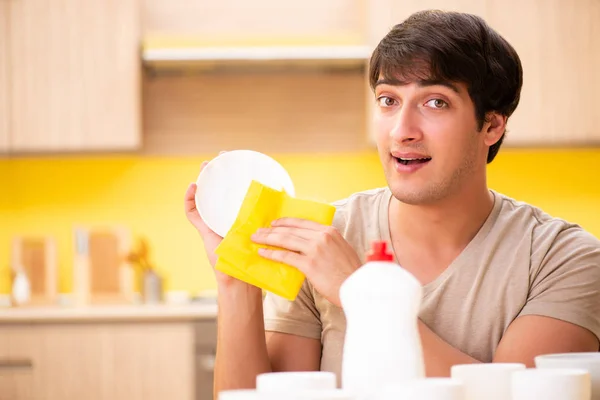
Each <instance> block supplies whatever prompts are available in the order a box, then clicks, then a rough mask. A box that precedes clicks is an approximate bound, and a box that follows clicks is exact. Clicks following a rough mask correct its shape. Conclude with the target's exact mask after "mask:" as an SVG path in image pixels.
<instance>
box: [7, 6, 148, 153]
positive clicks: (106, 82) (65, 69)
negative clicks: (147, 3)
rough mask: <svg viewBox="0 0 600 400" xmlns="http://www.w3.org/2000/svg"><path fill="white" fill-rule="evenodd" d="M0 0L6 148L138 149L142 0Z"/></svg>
mask: <svg viewBox="0 0 600 400" xmlns="http://www.w3.org/2000/svg"><path fill="white" fill-rule="evenodd" d="M0 4H2V6H3V7H5V8H6V7H8V11H9V12H8V13H7V15H8V19H9V25H8V26H9V27H10V29H9V30H8V34H7V35H2V36H3V37H7V38H8V49H9V51H8V61H9V63H10V68H9V72H10V76H9V78H8V79H9V80H10V83H11V84H10V93H9V96H8V102H9V104H10V107H9V109H10V115H9V124H10V143H11V146H10V150H11V152H17V153H20V152H47V151H57V152H69V151H97V150H104V151H107V150H131V149H136V148H138V146H139V145H140V143H141V138H140V133H141V132H140V93H139V91H140V89H139V88H140V76H139V75H140V61H139V59H140V57H139V51H138V47H139V43H140V29H141V28H140V15H141V5H140V0H124V1H86V0H65V1H63V2H61V4H60V5H58V4H56V2H55V1H53V0H22V1H8V2H1V3H0ZM4 11H6V10H4ZM5 14H6V13H5ZM0 18H1V17H0ZM0 40H1V39H0ZM0 46H1V42H0ZM0 49H1V47H0ZM0 51H1V50H0ZM0 62H2V61H0ZM0 79H1V77H0ZM0 109H2V106H1V103H0ZM1 131H2V128H1V127H0V132H1Z"/></svg>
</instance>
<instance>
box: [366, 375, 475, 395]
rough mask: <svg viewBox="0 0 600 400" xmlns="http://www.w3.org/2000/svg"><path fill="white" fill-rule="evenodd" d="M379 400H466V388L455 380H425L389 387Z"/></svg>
mask: <svg viewBox="0 0 600 400" xmlns="http://www.w3.org/2000/svg"><path fill="white" fill-rule="evenodd" d="M376 399H377V400H398V399H419V400H465V386H464V384H463V383H462V382H460V381H458V380H457V379H453V378H424V379H415V380H408V381H405V382H402V383H397V384H393V385H388V386H387V387H385V388H384V389H383V390H382V391H381V392H380V393H379V394H378V395H377V396H376Z"/></svg>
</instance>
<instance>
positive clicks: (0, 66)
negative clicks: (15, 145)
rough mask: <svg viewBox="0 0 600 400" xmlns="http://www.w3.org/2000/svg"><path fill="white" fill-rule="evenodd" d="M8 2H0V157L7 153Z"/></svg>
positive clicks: (8, 115)
mask: <svg viewBox="0 0 600 400" xmlns="http://www.w3.org/2000/svg"><path fill="white" fill-rule="evenodd" d="M9 6H10V2H8V1H0V156H1V155H2V154H6V153H7V152H8V129H9V118H10V111H9V108H8V107H9V105H8V93H9V85H8V84H9V79H8V14H9Z"/></svg>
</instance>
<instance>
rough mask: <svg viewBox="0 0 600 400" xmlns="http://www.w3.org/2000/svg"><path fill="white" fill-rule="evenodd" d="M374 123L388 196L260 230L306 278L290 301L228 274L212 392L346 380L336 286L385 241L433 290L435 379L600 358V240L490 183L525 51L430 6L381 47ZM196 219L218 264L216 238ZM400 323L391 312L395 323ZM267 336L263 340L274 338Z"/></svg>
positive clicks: (428, 359) (429, 302)
mask: <svg viewBox="0 0 600 400" xmlns="http://www.w3.org/2000/svg"><path fill="white" fill-rule="evenodd" d="M370 80H371V86H372V88H373V90H374V93H375V101H376V104H377V111H376V113H375V114H376V115H375V121H374V123H375V127H376V131H377V144H378V150H379V155H380V158H381V162H382V165H383V168H384V171H385V176H386V179H387V183H388V187H386V188H382V189H377V190H370V191H366V192H362V193H357V194H355V195H352V196H351V197H349V198H348V199H346V200H343V201H340V202H337V203H335V204H336V207H337V212H336V216H335V220H334V223H333V227H328V226H322V225H319V224H316V223H313V222H309V221H303V220H295V219H284V220H281V221H278V222H277V223H275V224H274V226H273V227H272V228H268V229H265V230H261V231H259V232H257V233H256V235H255V237H254V240H255V241H256V242H257V243H263V244H269V245H274V246H277V247H281V248H282V249H283V250H279V251H265V252H264V253H262V254H263V256H264V257H266V258H270V259H273V260H278V261H282V262H285V263H287V264H290V265H292V266H295V267H297V268H298V269H300V270H301V271H302V272H304V273H305V275H306V276H307V281H306V283H305V284H304V286H303V288H302V291H301V293H300V294H299V296H298V298H297V299H296V300H295V301H293V302H289V301H286V300H283V299H281V298H278V297H276V296H273V295H271V294H269V295H267V298H266V299H265V302H264V306H263V302H262V298H261V291H260V290H259V289H257V288H255V287H252V286H250V285H248V284H245V283H243V282H240V281H237V280H235V279H233V278H231V277H228V276H224V275H223V274H220V273H219V272H216V274H217V281H218V286H219V288H218V289H219V295H218V296H219V297H218V301H219V334H218V351H217V364H216V370H215V374H216V376H215V390H216V391H217V392H218V391H221V390H224V389H231V388H242V387H253V386H254V383H255V377H256V375H257V374H259V373H262V372H267V371H293V370H329V371H334V372H336V373H338V377H339V373H340V368H341V361H342V360H341V357H342V346H343V340H344V331H345V319H344V313H343V310H342V309H341V308H340V300H339V296H338V291H339V288H340V285H341V284H342V282H343V281H344V280H345V279H346V278H347V277H348V276H349V275H350V274H351V273H352V272H353V271H355V270H356V269H357V268H359V266H360V265H361V264H362V263H363V261H364V256H365V253H366V252H367V251H368V248H369V245H370V243H371V242H372V241H373V240H377V239H384V240H387V241H388V242H389V243H390V244H391V245H392V247H393V250H394V253H395V256H396V259H397V261H398V262H399V264H400V265H401V266H402V267H403V268H405V269H406V270H408V271H410V272H411V273H412V274H414V275H415V276H416V277H417V279H419V281H420V282H421V283H422V284H423V285H424V297H423V302H422V309H421V312H420V316H419V317H420V318H419V329H420V334H421V339H422V343H423V348H424V357H425V364H426V372H427V375H428V376H448V375H449V372H450V367H451V366H452V365H454V364H463V363H478V362H523V363H525V364H526V365H528V366H533V358H534V357H535V356H536V355H538V354H543V353H557V352H573V351H582V352H583V351H597V350H598V349H599V342H598V337H599V336H600V241H598V240H597V239H596V238H594V237H593V236H592V235H591V234H589V233H586V232H585V231H583V230H582V229H581V228H580V227H578V226H577V225H574V224H570V223H568V222H565V221H563V220H560V219H556V218H553V217H551V216H549V215H547V214H545V213H544V212H542V211H541V210H539V209H537V208H535V207H533V206H530V205H527V204H524V203H520V202H517V201H515V200H512V199H510V198H508V197H506V196H504V195H501V194H499V193H496V192H494V191H492V190H490V189H488V187H487V183H486V164H487V163H489V162H491V161H492V160H493V159H494V157H495V156H496V154H497V152H498V149H499V147H500V144H501V142H502V139H503V137H504V133H505V128H506V121H507V118H508V117H509V116H510V115H511V114H512V113H513V111H514V110H515V108H516V107H517V104H518V102H519V94H520V90H521V84H522V69H521V64H520V61H519V58H518V56H517V54H516V52H515V51H514V49H513V48H512V47H511V46H510V45H509V44H508V43H507V42H506V41H505V40H504V39H503V38H502V37H500V36H499V35H498V34H497V33H496V32H495V31H493V30H492V29H491V28H490V27H488V26H487V25H486V23H485V22H484V21H483V20H482V19H480V18H479V17H476V16H473V15H468V14H460V13H448V12H438V11H426V12H419V13H417V14H414V15H412V16H411V17H410V18H408V19H407V20H406V21H404V22H403V23H401V24H399V25H397V26H395V27H394V28H393V29H392V30H391V31H390V32H389V33H388V35H387V36H386V37H385V38H383V40H382V41H381V43H380V44H379V46H378V47H377V49H376V50H375V51H374V53H373V56H372V59H371V64H370ZM194 193H195V186H194V185H191V186H190V188H189V189H188V191H187V193H186V212H187V216H188V218H189V219H190V221H191V222H192V223H193V224H194V226H196V228H197V229H198V230H199V231H200V234H201V235H202V238H203V240H204V244H205V247H206V251H207V254H208V256H209V258H210V260H211V262H212V263H213V264H214V261H215V256H214V253H213V250H214V248H215V246H216V245H217V244H218V242H219V240H220V238H219V237H218V236H217V235H215V234H214V233H213V232H211V231H209V230H208V229H207V228H206V226H205V225H204V224H203V223H202V221H201V219H200V217H199V216H198V213H197V212H196V210H195V208H194V201H193V199H194ZM389 318H394V315H390V316H389ZM265 331H266V333H265Z"/></svg>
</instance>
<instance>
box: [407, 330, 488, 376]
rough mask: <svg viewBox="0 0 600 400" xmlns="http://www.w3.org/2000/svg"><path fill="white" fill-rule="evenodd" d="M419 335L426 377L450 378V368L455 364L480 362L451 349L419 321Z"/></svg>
mask: <svg viewBox="0 0 600 400" xmlns="http://www.w3.org/2000/svg"><path fill="white" fill-rule="evenodd" d="M419 333H420V335H421V344H422V346H423V358H424V360H425V374H426V375H427V376H428V377H439V376H441V377H447V376H450V368H451V367H452V366H453V365H456V364H475V363H479V362H480V361H478V360H476V359H474V358H473V357H471V356H469V355H467V354H465V353H463V352H461V351H460V350H458V349H456V348H454V347H452V346H451V345H449V344H448V343H446V342H445V341H444V340H443V339H442V338H440V337H439V336H438V335H437V334H436V333H435V332H433V331H432V330H431V329H429V327H428V326H427V325H425V324H424V323H423V322H422V321H421V320H419Z"/></svg>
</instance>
